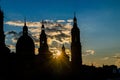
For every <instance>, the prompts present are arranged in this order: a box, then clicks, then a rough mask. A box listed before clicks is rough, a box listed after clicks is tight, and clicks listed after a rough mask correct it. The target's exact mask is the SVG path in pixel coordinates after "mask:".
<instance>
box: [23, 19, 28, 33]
mask: <svg viewBox="0 0 120 80" xmlns="http://www.w3.org/2000/svg"><path fill="white" fill-rule="evenodd" d="M27 34H28V28H27V25H26V17H25V18H24V27H23V35H27Z"/></svg>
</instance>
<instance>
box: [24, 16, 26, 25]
mask: <svg viewBox="0 0 120 80" xmlns="http://www.w3.org/2000/svg"><path fill="white" fill-rule="evenodd" d="M24 26H26V17H25V18H24Z"/></svg>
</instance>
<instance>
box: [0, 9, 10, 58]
mask: <svg viewBox="0 0 120 80" xmlns="http://www.w3.org/2000/svg"><path fill="white" fill-rule="evenodd" d="M3 19H4V13H3V11H2V10H1V9H0V55H3V56H4V55H7V54H8V53H10V50H9V48H8V47H6V45H5V34H4V30H3V29H4V28H3V24H4V23H3V22H4V20H3Z"/></svg>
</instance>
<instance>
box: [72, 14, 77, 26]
mask: <svg viewBox="0 0 120 80" xmlns="http://www.w3.org/2000/svg"><path fill="white" fill-rule="evenodd" d="M73 22H74V24H77V18H76V12H74V20H73Z"/></svg>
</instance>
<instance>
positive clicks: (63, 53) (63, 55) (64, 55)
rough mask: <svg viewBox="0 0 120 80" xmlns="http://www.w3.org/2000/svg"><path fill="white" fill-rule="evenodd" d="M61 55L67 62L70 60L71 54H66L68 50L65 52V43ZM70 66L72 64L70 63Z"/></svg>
mask: <svg viewBox="0 0 120 80" xmlns="http://www.w3.org/2000/svg"><path fill="white" fill-rule="evenodd" d="M61 57H62V58H63V59H64V60H65V62H67V63H68V62H70V61H69V56H68V55H67V54H66V52H65V46H64V45H63V46H62V53H61ZM69 66H70V65H69Z"/></svg>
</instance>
